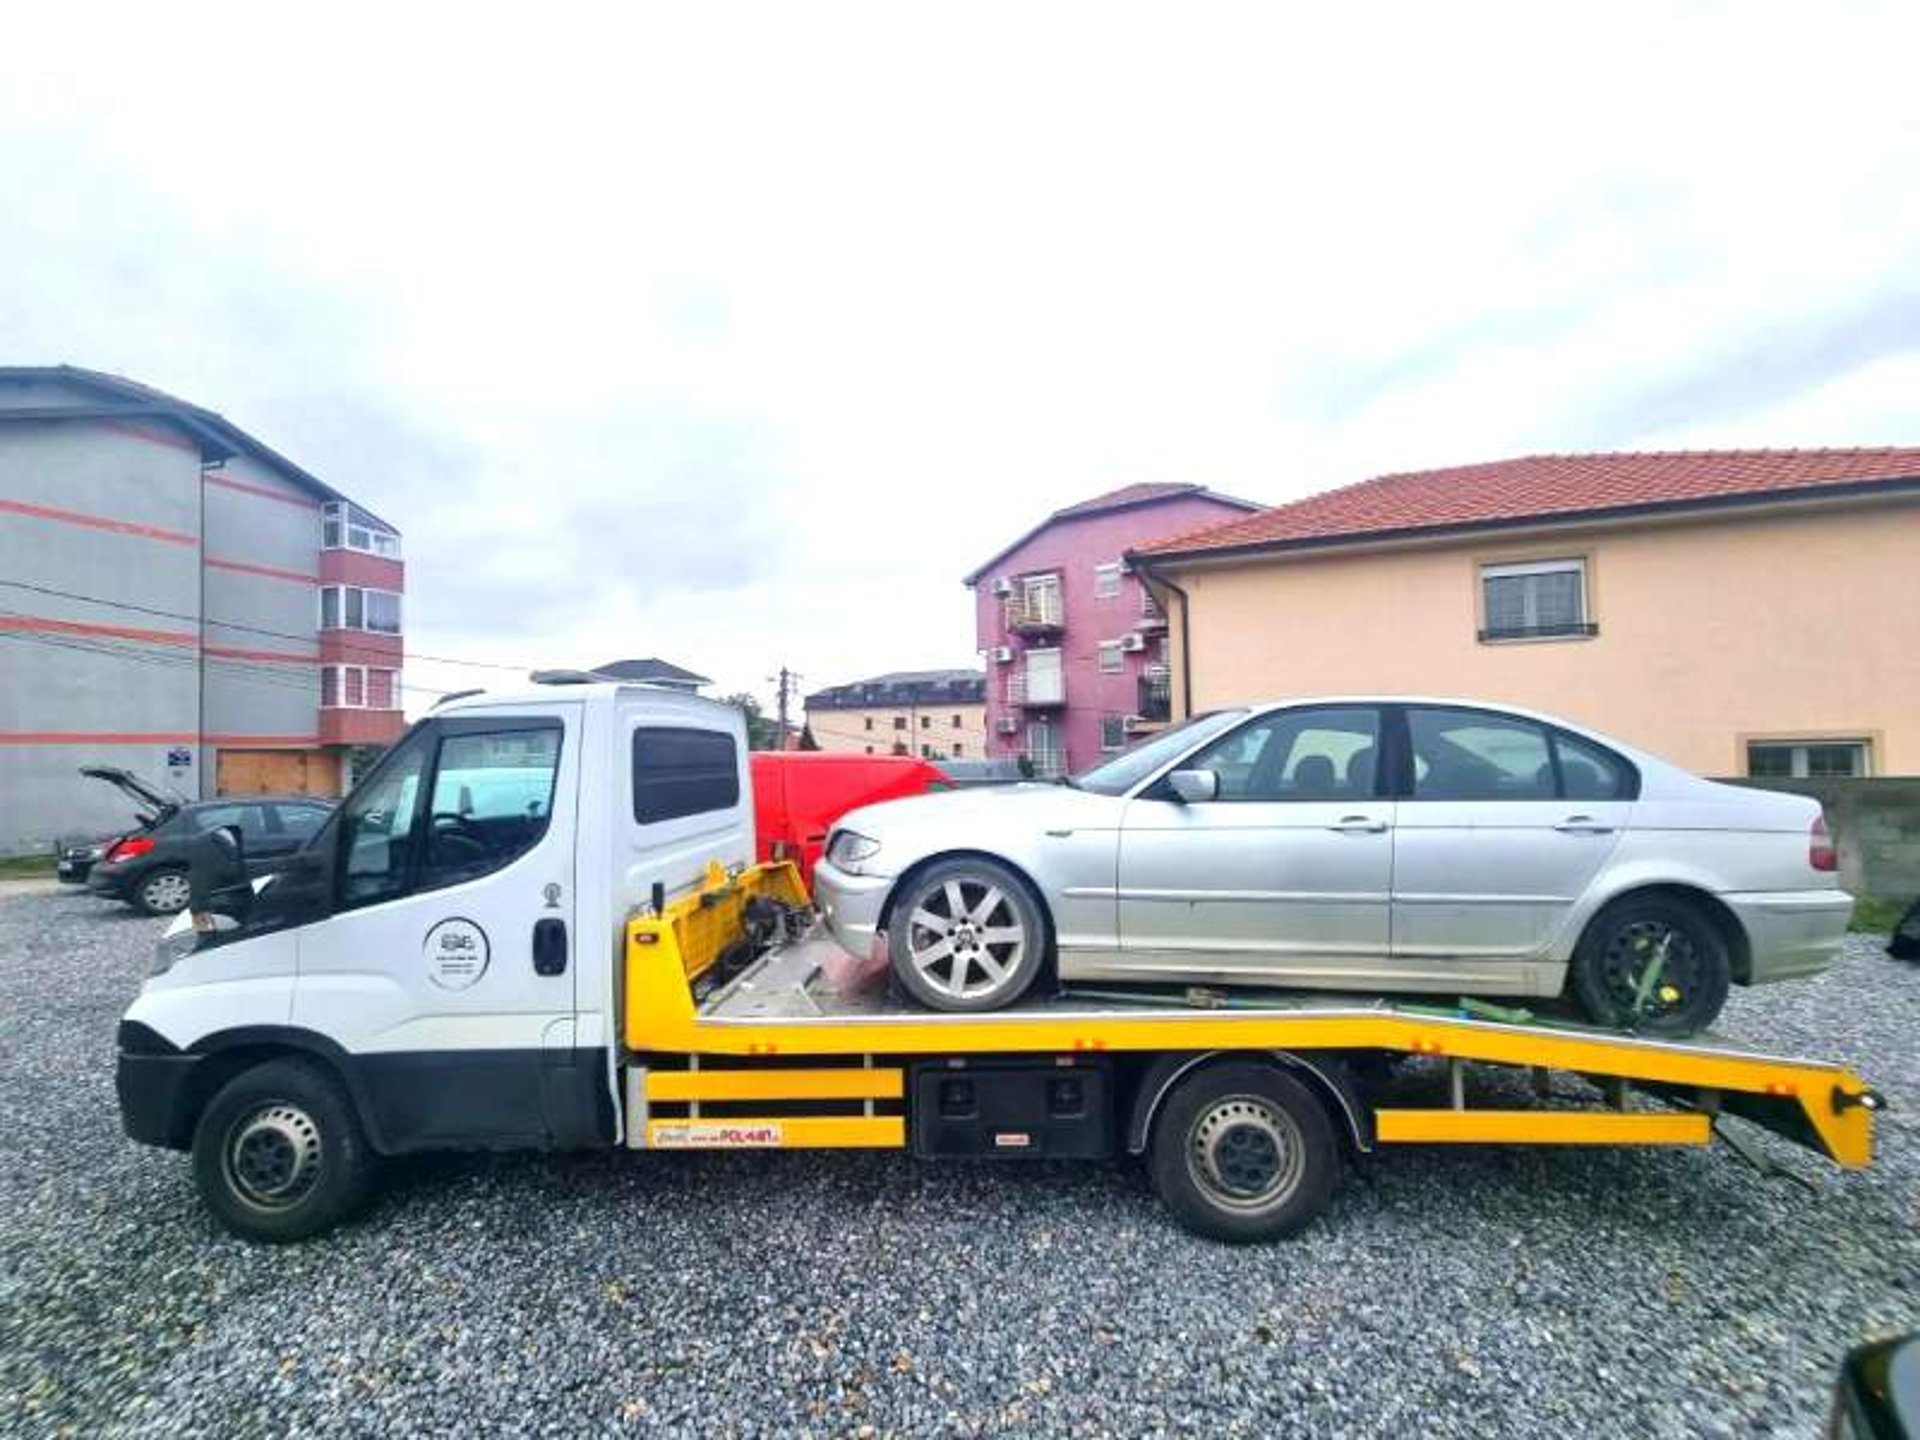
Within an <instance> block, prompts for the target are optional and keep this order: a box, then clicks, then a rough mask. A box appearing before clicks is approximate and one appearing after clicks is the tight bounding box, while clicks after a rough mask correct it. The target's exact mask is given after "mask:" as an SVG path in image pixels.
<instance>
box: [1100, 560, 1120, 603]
mask: <svg viewBox="0 0 1920 1440" xmlns="http://www.w3.org/2000/svg"><path fill="white" fill-rule="evenodd" d="M1120 568H1121V567H1120V562H1119V561H1118V560H1115V561H1113V562H1111V563H1109V564H1106V565H1096V566H1094V567H1093V595H1094V598H1095V599H1096V600H1112V599H1115V598H1117V597H1118V596H1119V594H1120Z"/></svg>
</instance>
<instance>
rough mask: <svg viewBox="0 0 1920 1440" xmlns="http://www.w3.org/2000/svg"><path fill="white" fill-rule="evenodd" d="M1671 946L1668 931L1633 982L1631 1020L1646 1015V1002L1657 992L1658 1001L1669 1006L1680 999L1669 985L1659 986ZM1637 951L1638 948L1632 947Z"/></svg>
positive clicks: (1671, 940)
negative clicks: (1658, 995)
mask: <svg viewBox="0 0 1920 1440" xmlns="http://www.w3.org/2000/svg"><path fill="white" fill-rule="evenodd" d="M1672 944H1673V931H1671V930H1669V931H1667V932H1666V933H1665V934H1664V935H1662V936H1661V937H1660V943H1659V944H1658V945H1656V946H1655V947H1654V950H1653V958H1652V959H1650V960H1648V961H1647V963H1646V965H1645V966H1643V967H1642V968H1641V971H1640V974H1639V975H1638V976H1637V977H1636V978H1635V979H1634V982H1633V1018H1634V1019H1635V1020H1639V1019H1640V1018H1641V1017H1642V1016H1644V1015H1645V1014H1646V1013H1647V1002H1648V1001H1649V1000H1651V999H1652V998H1653V996H1654V992H1655V991H1656V990H1657V991H1659V994H1660V999H1661V1000H1662V1001H1664V1002H1665V1003H1667V1004H1669V1005H1671V1004H1673V1002H1674V1001H1676V1000H1678V999H1679V998H1680V992H1679V991H1678V990H1676V989H1675V988H1674V987H1673V986H1671V985H1665V986H1663V985H1661V984H1660V977H1661V976H1662V975H1664V974H1665V973H1666V969H1667V950H1668V948H1669V947H1670V946H1671V945H1672ZM1634 948H1635V949H1636V950H1638V949H1639V948H1640V947H1639V946H1638V945H1636V946H1635V947H1634Z"/></svg>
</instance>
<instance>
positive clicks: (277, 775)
mask: <svg viewBox="0 0 1920 1440" xmlns="http://www.w3.org/2000/svg"><path fill="white" fill-rule="evenodd" d="M214 785H215V793H216V794H219V795H325V796H329V797H331V796H335V795H338V794H339V793H340V757H339V756H338V755H337V754H336V753H334V752H333V751H331V750H222V751H221V752H220V754H219V759H218V762H217V767H216V769H215V772H214Z"/></svg>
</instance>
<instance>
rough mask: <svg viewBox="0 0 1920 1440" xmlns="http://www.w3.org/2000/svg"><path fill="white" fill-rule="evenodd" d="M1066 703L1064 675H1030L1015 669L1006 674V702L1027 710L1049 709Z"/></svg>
mask: <svg viewBox="0 0 1920 1440" xmlns="http://www.w3.org/2000/svg"><path fill="white" fill-rule="evenodd" d="M1066 703H1067V681H1066V677H1065V676H1064V675H1030V674H1028V673H1027V672H1026V671H1024V670H1016V671H1014V672H1013V674H1011V675H1009V676H1007V704H1009V705H1017V706H1020V707H1022V708H1024V709H1028V710H1051V709H1054V708H1056V707H1058V706H1061V705H1064V704H1066Z"/></svg>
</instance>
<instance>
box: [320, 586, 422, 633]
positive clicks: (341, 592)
mask: <svg viewBox="0 0 1920 1440" xmlns="http://www.w3.org/2000/svg"><path fill="white" fill-rule="evenodd" d="M315 593H316V594H317V595H318V596H319V601H318V606H319V615H318V618H317V628H319V629H321V630H357V631H360V632H361V633H363V634H367V635H398V634H400V633H402V632H403V631H404V630H405V629H406V597H405V595H404V594H403V593H402V592H401V591H398V590H379V589H374V588H371V587H369V586H366V585H322V586H321V587H320V588H319V590H318V591H316V592H315ZM329 593H331V594H335V595H338V596H339V597H340V600H339V612H340V620H339V623H338V624H336V625H329V624H328V623H327V596H328V594H329ZM354 593H357V594H358V595H359V596H360V623H359V624H358V625H350V624H348V623H347V609H348V601H347V597H348V595H350V594H354ZM369 595H391V596H392V597H393V608H394V611H395V614H396V616H397V618H396V619H395V621H394V626H393V629H391V630H377V629H375V628H374V627H373V626H371V625H369V624H368V623H367V611H368V609H369V607H368V605H367V597H368V596H369Z"/></svg>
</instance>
